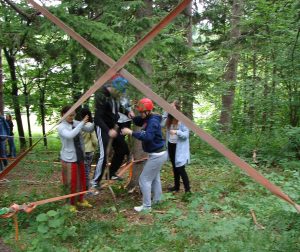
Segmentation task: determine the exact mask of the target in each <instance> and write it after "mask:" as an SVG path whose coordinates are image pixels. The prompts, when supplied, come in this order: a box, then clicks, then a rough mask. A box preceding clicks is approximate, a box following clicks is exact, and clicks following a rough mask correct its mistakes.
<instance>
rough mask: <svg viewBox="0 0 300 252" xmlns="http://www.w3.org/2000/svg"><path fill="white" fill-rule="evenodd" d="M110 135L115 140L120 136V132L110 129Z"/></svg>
mask: <svg viewBox="0 0 300 252" xmlns="http://www.w3.org/2000/svg"><path fill="white" fill-rule="evenodd" d="M108 135H109V136H110V137H112V138H115V137H116V136H117V135H118V132H117V131H116V130H115V129H110V130H109V131H108Z"/></svg>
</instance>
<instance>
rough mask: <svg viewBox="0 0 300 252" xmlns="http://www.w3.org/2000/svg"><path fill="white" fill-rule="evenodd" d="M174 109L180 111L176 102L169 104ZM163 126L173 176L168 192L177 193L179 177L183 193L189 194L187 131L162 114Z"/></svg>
mask: <svg viewBox="0 0 300 252" xmlns="http://www.w3.org/2000/svg"><path fill="white" fill-rule="evenodd" d="M171 105H172V106H173V107H174V108H175V109H177V110H180V104H179V102H178V101H174V102H173V103H172V104H171ZM162 125H163V126H166V129H167V132H166V133H167V134H166V136H167V137H166V138H167V139H166V140H167V143H168V145H167V146H168V154H169V159H170V161H171V163H172V168H173V174H174V186H173V187H171V188H169V191H170V192H178V191H179V189H180V177H181V178H182V181H183V185H184V190H185V192H186V193H187V192H190V190H191V187H190V181H189V177H188V175H187V173H186V170H185V165H186V164H187V163H189V162H190V142H189V129H188V128H187V127H186V126H185V125H184V124H183V123H181V122H178V120H177V119H176V118H174V117H173V116H172V115H171V114H168V113H166V112H165V113H164V115H163V123H162Z"/></svg>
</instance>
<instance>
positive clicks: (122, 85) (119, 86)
mask: <svg viewBox="0 0 300 252" xmlns="http://www.w3.org/2000/svg"><path fill="white" fill-rule="evenodd" d="M127 85H128V82H127V80H126V79H124V78H123V77H122V76H117V78H114V79H112V80H111V81H110V82H108V83H107V84H105V85H104V86H103V87H102V88H101V89H99V90H98V91H97V92H96V93H95V118H94V122H95V125H96V134H97V138H98V143H99V152H100V157H99V160H98V163H97V165H96V169H95V172H94V176H93V180H92V181H91V185H92V191H93V192H94V193H95V194H96V193H97V190H96V188H97V187H99V186H100V181H101V179H102V176H103V173H104V169H105V166H106V162H107V155H108V154H109V153H106V152H107V146H108V142H109V139H110V138H113V141H112V148H113V150H114V155H113V157H112V160H111V165H110V172H109V173H110V179H113V180H120V179H121V178H120V177H118V176H117V175H116V172H117V171H118V169H119V168H120V166H121V164H122V162H123V160H124V157H125V156H126V155H129V148H128V145H127V143H126V141H125V138H124V136H122V135H121V134H120V129H117V127H116V126H117V125H118V121H119V119H120V114H119V112H121V111H122V112H123V113H124V114H126V116H127V117H128V118H130V119H131V118H132V117H133V116H134V113H133V112H132V111H131V107H130V105H129V104H127V106H126V107H124V106H123V105H124V103H121V102H120V100H121V97H122V96H123V95H124V94H125V91H126V88H127Z"/></svg>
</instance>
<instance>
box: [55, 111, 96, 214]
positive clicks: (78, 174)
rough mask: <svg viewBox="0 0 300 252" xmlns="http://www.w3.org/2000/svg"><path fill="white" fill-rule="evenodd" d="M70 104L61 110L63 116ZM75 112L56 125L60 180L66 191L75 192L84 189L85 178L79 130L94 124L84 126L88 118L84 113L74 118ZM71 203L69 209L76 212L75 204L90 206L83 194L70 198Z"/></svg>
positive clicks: (89, 129) (86, 128) (91, 127)
mask: <svg viewBox="0 0 300 252" xmlns="http://www.w3.org/2000/svg"><path fill="white" fill-rule="evenodd" d="M70 108H71V106H65V107H63V108H62V110H61V116H63V115H64V114H65V113H67V111H68V110H69V109H70ZM74 117H75V113H71V114H70V115H69V116H67V118H66V119H65V120H63V121H62V122H61V123H60V124H59V126H58V134H59V137H60V139H61V143H62V148H61V151H60V159H61V163H62V180H63V184H64V187H65V189H66V192H67V193H76V192H81V191H85V190H86V185H85V183H86V179H85V171H84V143H83V140H82V136H81V131H88V132H92V131H93V130H94V125H93V124H90V125H89V126H86V123H87V122H88V120H89V117H88V115H86V116H85V117H84V118H83V120H82V121H81V122H79V121H76V120H74ZM70 204H71V205H72V206H71V208H70V210H71V211H74V212H76V211H77V210H76V206H75V205H78V206H83V207H92V206H91V205H90V204H89V203H88V202H87V201H86V200H83V195H79V196H76V197H72V198H70Z"/></svg>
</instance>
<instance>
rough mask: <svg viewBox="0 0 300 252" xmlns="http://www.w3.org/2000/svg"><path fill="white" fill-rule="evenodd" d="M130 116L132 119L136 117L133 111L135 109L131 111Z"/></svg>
mask: <svg viewBox="0 0 300 252" xmlns="http://www.w3.org/2000/svg"><path fill="white" fill-rule="evenodd" d="M128 117H129V118H130V119H132V118H133V117H135V114H134V112H133V111H129V113H128Z"/></svg>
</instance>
